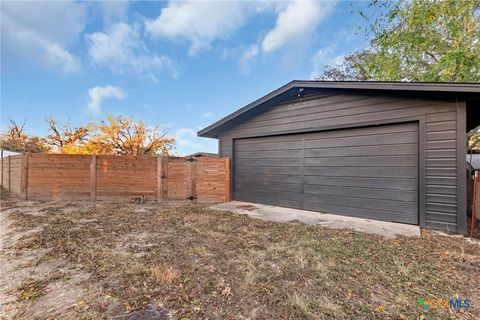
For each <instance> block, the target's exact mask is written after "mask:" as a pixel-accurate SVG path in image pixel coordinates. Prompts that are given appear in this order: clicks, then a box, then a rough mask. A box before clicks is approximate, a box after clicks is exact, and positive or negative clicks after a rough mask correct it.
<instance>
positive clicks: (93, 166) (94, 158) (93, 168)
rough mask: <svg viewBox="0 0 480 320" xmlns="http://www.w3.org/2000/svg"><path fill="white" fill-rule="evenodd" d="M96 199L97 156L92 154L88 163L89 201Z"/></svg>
mask: <svg viewBox="0 0 480 320" xmlns="http://www.w3.org/2000/svg"><path fill="white" fill-rule="evenodd" d="M96 200H97V156H96V155H93V156H92V162H91V163H90V201H92V202H95V201H96Z"/></svg>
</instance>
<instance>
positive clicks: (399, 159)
mask: <svg viewBox="0 0 480 320" xmlns="http://www.w3.org/2000/svg"><path fill="white" fill-rule="evenodd" d="M416 165H417V156H416V155H406V156H389V155H387V156H377V157H369V156H349V157H343V158H339V157H314V158H307V157H306V158H305V166H310V167H311V166H322V167H415V166H416Z"/></svg>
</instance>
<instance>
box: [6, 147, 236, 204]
mask: <svg viewBox="0 0 480 320" xmlns="http://www.w3.org/2000/svg"><path fill="white" fill-rule="evenodd" d="M229 181H230V159H229V158H214V157H199V158H181V157H161V156H158V157H148V156H95V155H93V156H91V155H60V154H43V153H40V154H39V153H33V154H29V153H26V154H23V155H16V156H8V157H2V159H1V186H2V187H3V188H5V189H7V190H8V191H9V192H10V193H12V194H14V195H18V196H21V197H22V198H24V199H30V200H91V201H96V200H131V199H132V198H135V197H137V198H141V199H142V200H143V199H145V200H147V201H151V200H156V201H158V202H164V201H170V200H197V201H199V202H225V201H229V200H230V182H229Z"/></svg>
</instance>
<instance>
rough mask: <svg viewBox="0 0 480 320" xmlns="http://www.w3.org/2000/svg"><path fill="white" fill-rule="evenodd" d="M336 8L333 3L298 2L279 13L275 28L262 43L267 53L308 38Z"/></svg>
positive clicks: (290, 4) (298, 0)
mask: <svg viewBox="0 0 480 320" xmlns="http://www.w3.org/2000/svg"><path fill="white" fill-rule="evenodd" d="M334 7H335V2H333V1H329V2H326V1H322V2H320V1H301V0H296V1H293V2H290V3H288V5H287V6H286V7H285V8H284V9H283V10H281V11H280V12H279V14H278V17H277V21H276V25H275V28H273V29H272V30H271V31H269V32H268V33H267V35H266V36H265V38H264V39H263V41H262V50H263V52H265V53H268V52H272V51H275V50H277V49H280V48H281V47H283V46H285V45H286V44H287V43H289V42H298V41H300V40H304V39H305V38H307V37H308V36H309V35H310V34H311V33H312V32H313V31H314V30H315V29H316V28H317V26H318V24H319V23H320V22H321V21H322V20H323V19H324V18H325V17H326V16H328V15H329V14H330V13H331V12H332V9H333V8H334Z"/></svg>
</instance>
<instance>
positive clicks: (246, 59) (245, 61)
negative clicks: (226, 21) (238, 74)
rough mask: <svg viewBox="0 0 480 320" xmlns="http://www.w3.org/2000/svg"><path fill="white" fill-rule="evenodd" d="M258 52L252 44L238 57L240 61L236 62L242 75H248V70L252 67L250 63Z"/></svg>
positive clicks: (256, 47)
mask: <svg viewBox="0 0 480 320" xmlns="http://www.w3.org/2000/svg"><path fill="white" fill-rule="evenodd" d="M259 52H260V50H259V48H258V45H256V44H253V45H251V46H250V47H248V48H246V49H245V50H244V51H243V53H242V55H241V56H240V59H239V60H238V63H239V65H240V70H241V71H242V72H243V73H249V72H250V69H251V67H252V62H253V61H254V59H255V58H256V57H257V56H258V54H259Z"/></svg>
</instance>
